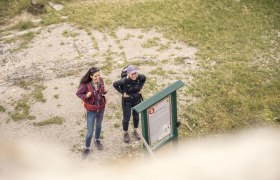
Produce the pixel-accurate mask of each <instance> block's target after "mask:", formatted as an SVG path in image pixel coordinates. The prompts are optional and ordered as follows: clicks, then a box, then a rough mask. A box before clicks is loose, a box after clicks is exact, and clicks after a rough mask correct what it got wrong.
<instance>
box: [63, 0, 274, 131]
mask: <svg viewBox="0 0 280 180" xmlns="http://www.w3.org/2000/svg"><path fill="white" fill-rule="evenodd" d="M279 9H280V2H279V1H277V0H270V1H264V0H263V1H262V0H258V1H255V0H251V1H250V0H247V1H241V2H236V1H232V0H227V1H222V2H220V1H200V0H193V1H189V0H188V1H187V0H172V1H171V0H163V1H156V2H145V3H136V4H133V5H128V4H126V5H121V4H117V3H116V4H111V5H108V4H95V5H92V6H86V7H84V6H79V5H77V4H75V5H72V6H71V5H70V6H69V7H68V10H66V11H65V14H66V15H68V16H69V17H70V20H71V21H74V22H76V23H77V24H79V25H81V26H82V27H85V28H86V27H94V28H99V29H114V28H116V27H118V26H125V27H132V28H139V27H141V28H151V27H154V28H159V29H161V30H162V31H163V32H164V33H165V34H166V35H167V36H168V37H170V38H177V39H180V40H182V41H185V42H187V43H189V44H190V45H193V46H195V47H197V48H198V49H199V52H198V56H199V57H200V61H201V62H202V63H203V64H204V66H205V69H206V71H204V72H200V73H198V74H194V76H195V77H196V78H195V84H194V85H193V87H190V88H189V90H188V92H186V94H192V95H194V96H196V97H199V98H201V100H202V101H199V102H198V103H196V104H193V105H192V106H191V107H186V108H185V112H184V113H183V114H181V116H180V118H181V119H187V120H188V121H189V123H190V124H192V125H193V124H195V125H196V131H195V132H194V133H201V132H200V131H201V130H203V133H202V134H204V133H206V134H208V133H217V132H225V131H228V130H231V129H234V128H236V127H237V128H240V127H244V126H252V125H257V124H262V123H264V122H272V123H274V121H273V120H277V119H279V117H280V109H279V107H280V93H279V89H280V80H279V79H280V78H279V67H280V66H279V50H280V46H279V37H277V30H278V31H279V30H280V22H279V19H280V13H279ZM211 61H215V62H216V65H215V66H214V68H212V66H210V62H211Z"/></svg>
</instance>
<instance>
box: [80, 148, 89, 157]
mask: <svg viewBox="0 0 280 180" xmlns="http://www.w3.org/2000/svg"><path fill="white" fill-rule="evenodd" d="M89 153H90V149H87V148H85V149H84V151H83V154H82V158H83V159H85V158H86V157H87V156H88V154H89Z"/></svg>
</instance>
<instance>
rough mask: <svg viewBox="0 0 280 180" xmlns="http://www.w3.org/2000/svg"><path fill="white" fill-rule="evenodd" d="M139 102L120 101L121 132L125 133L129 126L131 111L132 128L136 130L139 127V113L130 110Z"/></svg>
mask: <svg viewBox="0 0 280 180" xmlns="http://www.w3.org/2000/svg"><path fill="white" fill-rule="evenodd" d="M140 102H141V99H139V100H136V101H135V100H134V101H126V100H124V98H123V99H122V110H123V121H122V125H123V130H124V131H127V130H128V126H129V121H130V117H131V111H132V116H133V126H134V128H138V125H139V113H137V112H136V111H135V110H131V108H132V107H134V106H136V105H137V104H139V103H140Z"/></svg>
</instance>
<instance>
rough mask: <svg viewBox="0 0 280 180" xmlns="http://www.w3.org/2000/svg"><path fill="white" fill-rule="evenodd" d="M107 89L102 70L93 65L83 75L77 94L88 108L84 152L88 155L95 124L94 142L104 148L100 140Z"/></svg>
mask: <svg viewBox="0 0 280 180" xmlns="http://www.w3.org/2000/svg"><path fill="white" fill-rule="evenodd" d="M106 93H107V89H105V87H104V81H103V79H102V78H101V77H100V70H99V69H98V68H96V67H92V68H90V69H89V70H88V72H87V73H86V74H85V75H84V76H83V77H82V79H81V81H80V86H79V89H78V91H77V93H76V95H77V96H78V97H79V98H81V99H82V100H83V102H84V107H85V108H86V110H87V114H86V119H87V135H86V143H85V149H84V152H83V154H84V155H86V154H88V153H89V152H90V144H91V139H92V135H93V131H94V124H95V122H96V126H95V141H94V144H95V145H96V147H97V148H98V149H99V150H102V149H103V145H102V144H101V141H100V133H101V126H102V120H103V115H104V109H105V104H106V99H105V96H104V95H105V94H106Z"/></svg>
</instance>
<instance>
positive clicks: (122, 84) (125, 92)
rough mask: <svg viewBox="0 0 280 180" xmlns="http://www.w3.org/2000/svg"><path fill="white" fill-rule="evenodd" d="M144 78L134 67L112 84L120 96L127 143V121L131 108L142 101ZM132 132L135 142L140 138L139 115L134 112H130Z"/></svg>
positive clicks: (129, 68) (128, 139)
mask: <svg viewBox="0 0 280 180" xmlns="http://www.w3.org/2000/svg"><path fill="white" fill-rule="evenodd" d="M145 81H146V76H144V75H143V74H138V69H137V68H136V67H135V66H134V65H129V66H128V67H127V76H126V77H124V78H122V79H120V80H118V81H116V82H114V83H113V86H114V88H115V89H116V90H117V91H118V92H119V93H121V94H122V110H123V121H122V125H123V131H124V142H125V143H129V141H130V138H129V134H128V126H129V120H130V117H131V108H132V107H134V106H136V105H137V104H139V103H140V102H141V101H142V99H143V98H142V94H141V90H142V88H143V86H144V84H145ZM132 116H133V125H134V131H133V134H134V136H135V137H136V139H137V140H140V137H139V135H138V133H137V131H136V130H137V128H138V125H139V113H137V112H136V111H135V110H133V111H132Z"/></svg>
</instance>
